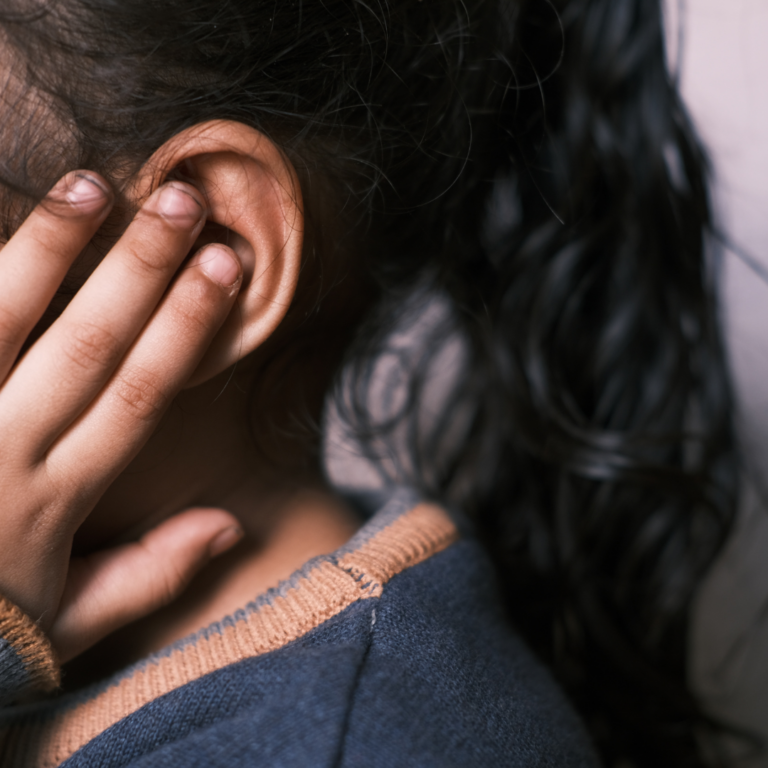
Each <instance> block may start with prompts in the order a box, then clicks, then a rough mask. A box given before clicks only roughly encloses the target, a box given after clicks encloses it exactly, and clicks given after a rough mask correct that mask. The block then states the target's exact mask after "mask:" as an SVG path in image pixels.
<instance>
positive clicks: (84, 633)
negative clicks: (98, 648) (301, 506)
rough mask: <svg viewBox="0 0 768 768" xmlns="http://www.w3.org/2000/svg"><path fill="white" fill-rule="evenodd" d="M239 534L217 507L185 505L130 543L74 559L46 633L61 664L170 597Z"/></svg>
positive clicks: (230, 518) (232, 521) (228, 516)
mask: <svg viewBox="0 0 768 768" xmlns="http://www.w3.org/2000/svg"><path fill="white" fill-rule="evenodd" d="M242 536H243V531H242V529H241V528H240V524H239V523H238V521H237V519H236V518H235V517H233V516H232V515H231V514H230V513H229V512H225V511H224V510H222V509H188V510H186V511H184V512H181V513H179V514H178V515H174V516H173V517H171V518H169V519H168V520H165V521H164V522H162V523H160V525H158V526H157V527H156V528H153V529H152V530H151V531H148V532H147V533H146V534H144V536H142V538H141V539H140V540H139V541H137V542H134V543H131V544H124V545H122V546H119V547H114V548H112V549H106V550H103V551H101V552H96V553H94V554H92V555H88V556H87V557H80V558H73V559H72V560H71V563H70V570H69V575H68V577H67V584H66V587H65V589H64V595H63V597H62V601H61V605H60V608H59V611H58V613H57V615H56V619H55V621H54V623H53V626H52V627H51V629H50V630H49V635H50V638H51V642H52V643H53V646H54V648H56V651H57V653H58V654H59V658H60V660H61V662H62V663H64V662H66V661H69V660H70V659H72V658H74V657H75V656H77V655H78V654H80V653H82V652H83V651H85V650H86V649H88V648H90V647H91V646H92V645H94V644H95V643H97V642H98V641H99V640H101V639H102V638H103V637H105V636H106V635H108V634H110V633H112V632H114V631H115V630H117V629H119V628H120V627H122V626H124V625H126V624H129V623H130V622H132V621H136V619H140V618H142V617H143V616H146V615H147V614H149V613H152V612H153V611H156V610H157V609H158V608H161V607H162V606H164V605H167V604H168V603H170V602H171V601H172V600H175V599H176V598H177V597H178V596H179V595H180V594H181V593H182V592H183V591H184V589H185V588H186V586H187V584H189V582H190V580H191V579H192V577H193V576H194V575H195V574H196V573H197V572H198V571H199V570H200V569H201V568H202V567H203V566H205V565H206V564H207V563H208V562H209V560H210V559H211V558H213V557H216V556H217V555H220V554H222V553H223V552H225V551H226V550H228V549H230V548H231V547H232V546H234V545H235V544H236V543H237V542H238V541H239V540H240V539H241V538H242Z"/></svg>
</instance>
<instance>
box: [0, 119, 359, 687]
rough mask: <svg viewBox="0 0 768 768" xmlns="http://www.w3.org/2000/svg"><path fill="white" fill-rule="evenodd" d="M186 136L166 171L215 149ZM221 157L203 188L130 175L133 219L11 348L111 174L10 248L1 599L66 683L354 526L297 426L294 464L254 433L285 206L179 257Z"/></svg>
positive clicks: (54, 195)
mask: <svg viewBox="0 0 768 768" xmlns="http://www.w3.org/2000/svg"><path fill="white" fill-rule="evenodd" d="M220 128H221V126H220ZM230 128H232V126H224V127H223V128H222V130H224V129H226V130H229V129H230ZM234 130H235V131H236V132H237V131H238V130H240V129H239V128H237V126H235V127H234ZM219 133H221V132H219ZM218 135H219V134H217V136H218ZM238 135H239V134H238ZM233 136H235V134H231V135H230V138H232V137H233ZM235 138H237V137H236V136H235ZM185 140H186V144H185V143H184V142H182V143H181V145H180V146H181V149H180V150H178V151H176V154H174V153H173V152H171V153H170V154H167V156H166V159H165V162H166V165H168V166H171V167H172V163H173V162H175V161H177V160H178V157H184V156H186V155H191V156H198V157H205V155H204V154H201V151H200V150H201V145H199V144H195V140H189V137H186V139H185ZM233 140H234V139H233ZM202 148H203V149H205V148H208V149H210V146H209V144H204V145H203V146H202ZM177 149H178V147H177ZM174 151H175V150H174ZM270 157H275V156H274V155H271V156H270ZM213 158H214V161H215V162H212V164H209V165H208V166H206V167H207V169H208V171H207V172H208V174H209V175H208V176H206V175H205V172H200V173H198V178H197V179H195V180H192V181H193V182H194V183H186V182H180V181H172V182H169V183H166V184H164V185H163V186H161V187H160V188H159V189H156V190H154V191H153V190H152V189H151V188H148V187H147V185H144V186H142V185H141V183H139V184H138V185H137V193H136V194H137V199H138V202H139V204H140V206H141V207H140V209H139V211H138V214H137V215H136V216H135V218H134V219H133V220H132V221H131V222H130V224H129V225H128V227H127V229H126V230H125V232H124V234H123V235H122V237H120V239H119V240H118V241H117V242H116V243H115V245H114V246H113V247H112V249H111V250H110V252H109V253H108V254H107V256H106V257H105V258H104V259H103V260H102V261H101V262H100V263H99V264H98V266H97V267H96V268H95V270H94V271H93V272H92V274H91V275H90V276H89V277H88V279H87V280H86V281H85V283H84V284H83V286H82V287H81V288H80V290H79V291H78V293H77V294H76V296H75V297H74V299H73V300H72V301H71V302H70V303H69V304H68V306H67V307H66V309H65V310H64V311H63V313H62V314H61V315H60V317H58V319H56V320H55V322H53V323H52V324H51V325H50V327H49V328H47V330H45V332H44V333H43V334H42V335H41V336H39V338H37V340H36V341H35V342H34V344H33V345H32V346H31V347H30V348H29V349H28V350H27V351H25V352H24V354H23V356H22V357H21V358H20V359H17V358H18V356H19V353H20V350H22V348H23V346H24V344H25V340H26V339H27V338H28V337H29V336H30V334H31V333H32V332H33V329H35V326H36V324H38V321H39V320H40V318H41V317H43V316H44V314H45V312H46V308H47V307H48V306H49V304H50V303H51V301H52V299H53V297H54V294H55V292H56V289H57V287H58V286H59V284H60V283H61V281H62V279H63V278H64V276H65V275H66V273H67V271H68V270H69V269H70V268H71V266H72V264H73V263H74V262H75V260H76V259H77V257H78V255H80V254H81V253H82V252H83V251H84V249H86V247H87V245H88V243H89V241H91V239H92V238H93V236H94V234H95V233H96V231H97V230H98V229H99V227H100V226H101V225H102V224H103V222H104V221H105V219H106V218H107V216H108V215H109V213H110V210H111V207H112V204H113V196H112V193H111V192H110V191H109V186H108V184H107V183H106V182H105V181H104V180H103V179H101V178H100V177H98V176H97V175H96V174H93V173H90V172H87V171H84V172H75V173H71V174H69V175H67V176H66V177H65V178H64V179H62V180H61V182H59V183H58V184H57V185H56V186H55V187H54V189H53V190H52V192H51V193H50V195H49V198H48V199H47V200H46V201H45V202H44V203H43V204H41V205H40V206H38V207H37V208H36V209H35V211H34V212H33V213H32V214H31V215H30V217H29V218H28V219H27V220H26V221H25V222H24V224H23V225H22V226H21V228H20V229H19V230H18V231H17V232H16V233H15V234H14V236H13V237H12V239H11V240H10V241H9V242H8V243H7V244H6V245H5V247H4V248H3V250H2V252H0V382H2V383H1V385H0V425H1V427H2V430H3V435H4V436H5V438H6V439H5V440H4V441H3V442H2V445H1V446H0V486H1V487H2V488H3V496H4V502H3V507H2V512H0V514H1V515H2V525H3V539H4V544H5V546H4V552H3V556H2V559H0V593H2V594H3V595H5V596H6V597H7V598H9V599H10V600H12V601H13V602H15V603H16V604H17V605H18V606H19V607H21V608H22V609H23V610H24V611H25V612H26V613H27V614H28V615H30V616H32V617H33V618H34V619H35V620H38V621H39V624H40V626H41V627H42V628H43V629H44V631H46V632H47V634H48V635H49V637H50V638H51V640H52V643H53V645H54V647H55V649H56V651H57V652H58V654H59V656H60V658H61V660H62V661H64V662H67V661H70V660H73V659H76V657H79V659H77V661H74V662H72V663H71V664H70V665H69V673H68V675H67V677H66V681H67V685H68V686H70V687H73V686H75V685H78V684H81V683H84V682H88V681H89V679H91V678H92V677H94V676H95V677H98V676H100V675H101V674H107V673H109V672H111V671H114V670H115V669H117V668H119V667H120V666H122V665H123V664H125V663H129V662H131V661H134V660H136V659H137V658H140V657H141V656H143V655H145V654H146V653H150V652H152V651H155V650H159V649H160V648H161V647H163V646H164V645H165V644H167V643H169V642H172V641H174V640H176V639H179V638H180V637H183V636H184V635H186V634H188V633H189V632H192V631H195V630H197V629H199V628H202V627H203V626H205V625H207V624H208V623H210V622H212V621H215V620H217V619H219V618H221V617H223V616H224V615H226V614H227V613H230V612H232V611H234V610H235V609H237V608H238V607H240V606H242V605H244V604H245V603H246V602H247V601H248V600H250V599H253V598H254V597H255V596H256V595H257V594H259V593H260V592H261V591H263V590H264V589H266V588H268V587H269V586H272V585H274V584H276V583H277V582H278V581H279V580H280V579H281V578H284V577H286V576H288V575H289V574H290V573H291V572H292V571H293V570H295V569H296V568H297V567H300V566H301V564H302V563H303V562H305V561H306V560H307V559H308V558H310V557H313V556H316V555H318V554H322V553H325V552H329V551H332V550H333V549H335V548H337V547H338V546H340V545H341V544H342V543H344V542H345V541H346V540H347V539H348V538H349V536H350V535H351V533H352V532H353V531H354V529H355V527H356V524H355V522H354V519H353V517H352V516H351V514H350V512H349V510H348V509H347V508H346V507H345V505H344V504H343V502H341V500H340V499H338V498H337V497H336V496H335V495H334V494H333V493H331V492H330V491H328V490H327V489H326V488H325V487H324V485H323V483H322V480H321V478H320V473H319V469H318V468H317V466H316V465H315V463H313V462H308V461H306V460H304V458H303V456H304V454H305V453H306V446H304V445H302V443H301V440H300V439H298V438H283V439H282V442H281V444H280V445H279V446H276V447H275V451H276V454H277V455H280V456H289V457H291V456H292V457H294V458H296V459H297V461H295V462H293V463H291V462H290V461H289V462H287V464H285V467H286V468H285V469H284V470H281V469H277V468H276V465H275V463H274V461H271V460H270V458H274V457H269V456H267V457H265V455H264V451H263V449H261V450H260V449H257V447H256V446H254V444H253V441H252V439H251V436H250V432H249V430H248V428H247V427H248V425H249V424H250V425H251V426H253V425H254V423H258V422H259V419H258V408H257V409H256V411H255V412H256V414H257V415H256V416H255V417H254V415H253V414H254V409H253V407H252V406H253V404H252V402H251V398H250V397H249V394H248V393H249V392H250V390H251V388H252V385H253V384H254V382H257V383H258V382H259V381H260V380H262V379H264V378H265V377H266V376H267V375H268V370H267V368H266V367H265V366H266V362H265V361H266V360H268V359H272V358H274V356H275V348H276V345H278V348H279V345H282V344H284V343H285V339H286V338H287V337H286V332H285V331H282V336H281V335H280V333H276V329H277V328H278V326H279V325H280V322H281V320H282V318H283V315H284V314H285V311H286V309H287V306H288V304H289V303H290V301H289V300H290V299H291V298H292V295H293V291H294V290H295V287H296V280H294V281H293V283H292V284H291V283H290V280H288V282H287V283H286V280H287V278H286V279H283V278H282V277H281V278H280V279H276V278H275V279H272V280H271V282H270V283H269V285H272V286H275V285H277V286H278V287H280V286H283V288H281V289H280V290H283V289H284V287H285V285H286V284H288V285H289V289H290V291H289V293H290V295H288V296H287V299H288V300H286V296H285V291H284V290H283V293H280V302H282V309H280V310H279V311H278V310H276V309H273V308H272V307H273V306H276V305H277V304H280V302H277V301H271V303H270V304H269V306H267V307H266V308H265V307H264V306H263V305H264V302H263V301H262V302H261V303H259V302H258V301H255V300H254V299H253V296H254V295H259V294H260V292H261V295H262V296H263V295H265V294H264V291H265V290H267V289H265V288H264V286H265V285H267V283H264V284H260V283H259V282H258V280H259V279H260V276H262V275H264V274H265V273H267V272H268V270H265V269H261V268H260V267H259V264H260V263H267V264H270V265H271V264H272V263H273V262H275V259H276V258H277V256H276V254H275V253H272V252H271V251H270V247H271V246H269V243H270V242H272V243H273V244H274V243H277V244H278V245H279V246H280V248H281V249H282V250H280V251H279V252H280V253H282V252H283V251H286V252H287V253H289V252H290V248H285V247H284V244H283V242H282V241H281V240H280V237H278V236H277V235H275V237H274V238H272V240H270V233H272V234H274V232H273V230H275V227H277V226H278V224H277V223H275V222H280V221H282V219H281V216H277V215H275V216H273V217H272V218H271V219H270V218H269V216H268V215H267V214H265V216H264V217H262V221H261V222H260V223H259V222H255V223H254V226H261V227H262V229H261V230H259V234H258V236H255V235H254V236H253V237H250V235H252V234H253V232H252V229H248V227H247V226H245V225H243V227H242V230H243V231H244V232H245V233H246V236H245V237H244V238H241V240H238V239H237V238H235V239H234V242H233V243H232V245H234V247H228V246H225V245H222V244H215V243H214V244H211V245H207V246H204V247H203V248H202V249H201V250H198V251H197V252H196V253H195V255H194V256H193V257H192V258H191V259H190V260H188V261H187V262H185V263H184V268H183V269H180V267H181V265H182V263H183V262H184V260H185V258H186V257H187V255H188V254H189V253H190V251H193V252H194V250H195V248H196V247H197V246H199V244H200V242H201V239H200V238H201V233H202V232H203V227H204V225H205V220H206V214H214V213H216V205H218V203H217V202H216V201H214V202H213V204H212V203H211V199H212V198H211V195H209V194H208V192H209V191H210V190H209V189H208V188H207V186H206V185H207V184H208V183H209V182H210V181H211V178H210V174H211V173H214V176H215V170H216V168H220V167H221V168H225V170H226V168H229V166H226V164H221V163H219V162H218V160H222V159H226V158H224V155H223V154H222V153H218V154H217V153H215V152H214V153H213ZM259 158H261V155H259V156H258V158H257V159H259ZM251 159H252V158H251ZM275 162H276V161H275ZM281 162H282V160H281ZM203 165H204V164H203ZM166 170H167V168H166ZM224 172H225V171H222V173H224ZM223 180H224V177H223V176H221V177H219V178H218V180H216V179H214V181H217V182H218V186H216V187H215V189H213V191H212V193H211V194H212V195H214V196H215V195H216V194H220V193H222V190H224V189H225V186H224V185H223V183H222V182H223ZM140 181H141V180H140ZM250 189H251V187H246V188H242V189H238V186H237V184H235V185H234V186H233V187H232V189H231V190H229V192H230V193H231V194H233V195H236V194H238V193H239V192H240V193H243V194H250V193H251V192H249V190H250ZM216 190H218V192H217V191H216ZM266 208H267V206H266V204H265V210H266ZM222 210H223V211H224V213H223V214H221V215H219V216H217V218H219V219H220V218H221V216H222V215H224V216H225V215H226V211H228V210H231V206H230V207H227V206H226V205H225V206H224V208H223V209H222ZM281 215H282V214H281ZM265 218H266V219H267V222H266V224H265V223H264V221H263V219H265ZM283 218H285V217H284V216H283ZM270 222H272V223H270ZM219 223H221V222H219ZM225 224H227V222H225ZM235 231H237V230H236V229H235ZM205 239H206V238H205V237H204V236H203V237H202V240H203V241H204V240H205ZM264 243H267V246H264ZM263 247H266V249H267V251H266V256H268V257H269V258H268V260H267V261H266V262H261V261H260V259H261V258H262V257H263V256H264V255H265V254H263V253H261V250H260V249H262V248H263ZM298 247H299V251H298V252H299V253H300V242H299V246H298ZM289 255H290V254H289ZM251 256H253V257H254V258H255V260H256V263H255V264H253V263H250V264H248V263H246V264H244V263H243V262H244V260H245V261H246V262H247V261H248V259H250V258H251ZM286 258H288V257H286ZM289 266H290V265H289ZM297 274H298V272H297ZM273 277H274V275H273ZM281 281H282V282H281ZM269 290H271V289H268V290H267V294H266V296H267V298H270V297H272V294H270V293H269ZM235 306H237V307H238V308H239V309H238V310H237V314H238V317H239V319H238V322H239V324H240V329H241V333H240V337H239V338H240V342H239V345H238V344H234V343H233V341H232V333H233V331H232V328H234V332H237V328H238V325H237V323H235V324H234V325H233V323H232V321H231V319H230V320H229V321H228V318H231V317H232V315H233V307H235ZM251 308H253V309H251ZM270 312H272V313H273V314H272V315H270ZM285 325H286V323H283V326H285ZM287 325H288V328H289V332H290V323H287ZM228 328H229V329H230V330H228ZM254 329H255V330H254ZM38 330H39V329H38ZM281 330H282V329H281ZM35 336H37V332H36V333H35ZM243 339H245V341H246V343H245V346H243V343H242V340H243ZM234 363H238V367H237V368H235V372H234V374H233V372H232V365H233V364H234ZM190 383H191V384H194V385H195V386H192V387H188V385H189V384H190ZM185 387H187V388H186V389H185ZM286 391H287V392H288V393H290V392H291V388H290V386H288V387H287V390H286ZM286 397H287V399H290V398H289V397H288V396H286ZM257 405H258V404H257ZM238 542H240V543H239V544H238ZM235 545H237V546H235ZM73 546H74V550H73ZM233 547H234V548H233ZM73 551H74V555H75V556H74V557H73ZM223 553H226V554H223ZM213 558H218V559H217V560H216V562H215V563H213V564H210V561H211V560H212V559H213ZM190 581H192V588H190V589H188V590H187V592H186V593H185V594H184V595H183V597H182V598H181V599H180V600H177V598H178V597H179V596H180V595H181V594H182V593H184V590H185V588H186V587H187V586H188V585H189V583H190ZM174 601H175V602H174ZM118 630H121V631H120V632H117V631H118ZM116 632H117V634H115V633H116ZM104 638H106V639H104ZM99 641H101V642H100V643H99ZM97 643H98V646H97V647H96V648H93V646H94V645H95V644H97ZM88 649H92V650H91V651H90V653H88V652H87V651H88Z"/></svg>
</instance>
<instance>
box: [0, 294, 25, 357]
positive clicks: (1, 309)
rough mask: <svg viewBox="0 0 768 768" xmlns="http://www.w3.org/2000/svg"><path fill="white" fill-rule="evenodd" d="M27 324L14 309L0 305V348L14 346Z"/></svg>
mask: <svg viewBox="0 0 768 768" xmlns="http://www.w3.org/2000/svg"><path fill="white" fill-rule="evenodd" d="M27 325H28V323H27V322H26V321H25V319H24V318H23V317H22V316H21V315H19V314H18V313H17V312H16V311H15V310H14V309H11V308H10V307H8V306H3V305H2V304H0V347H7V346H11V345H14V344H16V343H17V342H18V341H19V336H20V335H21V334H22V333H24V331H25V330H26V329H27Z"/></svg>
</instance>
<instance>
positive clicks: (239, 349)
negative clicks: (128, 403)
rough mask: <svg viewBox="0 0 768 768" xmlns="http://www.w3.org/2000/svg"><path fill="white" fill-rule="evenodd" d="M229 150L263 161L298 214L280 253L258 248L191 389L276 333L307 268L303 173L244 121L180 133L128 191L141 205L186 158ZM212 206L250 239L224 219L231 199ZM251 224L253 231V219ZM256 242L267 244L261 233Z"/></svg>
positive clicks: (289, 222) (291, 218)
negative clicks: (251, 268) (250, 274)
mask: <svg viewBox="0 0 768 768" xmlns="http://www.w3.org/2000/svg"><path fill="white" fill-rule="evenodd" d="M224 154H229V155H231V154H235V155H238V156H241V157H242V158H244V159H246V160H247V161H248V162H249V163H250V164H251V165H255V166H258V167H259V169H260V170H262V171H263V172H264V173H265V178H269V179H270V181H271V182H272V184H271V187H272V189H273V190H274V191H275V192H276V193H277V195H278V196H279V197H280V202H279V205H280V206H281V207H282V209H283V210H285V211H292V212H293V215H285V216H284V217H283V224H284V227H283V234H282V236H281V238H278V239H281V240H282V246H281V247H280V248H279V249H275V248H272V250H273V251H274V252H272V253H270V254H264V253H260V252H259V249H258V248H256V247H254V251H255V252H256V262H257V264H256V271H255V274H254V279H253V280H252V281H251V282H250V284H247V285H244V286H243V288H242V289H241V291H240V294H239V295H238V297H237V300H236V302H235V305H234V307H233V310H232V312H231V313H230V315H229V316H228V318H227V319H226V320H225V322H224V325H223V326H222V328H221V329H220V331H219V332H218V334H217V335H216V337H215V338H214V340H213V342H212V343H211V346H210V347H209V349H208V351H207V352H206V354H205V356H204V357H203V360H202V361H201V363H200V365H199V366H198V368H197V370H196V371H195V373H194V374H193V375H192V377H191V378H190V381H189V383H188V384H187V386H188V387H189V386H195V385H197V384H200V383H202V382H203V381H206V380H207V379H209V378H212V377H213V376H215V375H217V374H218V373H220V372H222V371H224V370H226V369H227V368H229V367H230V366H231V365H233V364H234V363H236V362H237V361H238V360H240V359H241V358H243V357H245V356H246V355H248V354H250V353H251V352H253V351H254V350H255V349H256V348H258V347H259V346H261V344H263V343H264V342H265V341H266V340H267V339H268V338H269V337H270V336H271V335H272V333H273V332H274V331H275V329H276V328H277V327H278V325H279V324H280V323H281V322H282V320H283V318H284V317H285V314H286V313H287V311H288V308H289V306H290V304H291V302H292V300H293V297H294V295H295V293H296V288H297V285H298V280H299V273H300V271H301V255H302V248H303V234H304V207H303V200H302V195H301V185H300V183H299V178H298V175H297V174H296V171H295V169H294V167H293V165H292V163H291V162H290V161H289V160H288V158H287V157H286V156H285V154H284V153H283V152H282V151H281V150H280V149H279V148H278V147H277V146H276V145H275V144H274V143H273V142H272V141H271V140H270V139H269V138H268V137H267V136H265V135H264V134H263V133H261V132H259V131H257V130H256V129H255V128H251V127H250V126H247V125H245V124H244V123H238V122H234V121H230V120H212V121H207V122H204V123H198V124H196V125H194V126H191V127H189V128H186V129H184V130H182V131H180V132H179V133H177V134H175V135H174V136H172V137H171V138H170V139H168V141H166V142H165V143H164V144H163V145H162V146H161V147H160V148H159V149H158V150H157V151H156V152H155V153H154V154H153V155H152V156H151V157H150V158H149V160H147V162H146V163H145V164H144V165H143V166H142V168H141V170H140V171H139V172H138V173H137V174H136V176H135V178H134V179H133V180H132V183H131V184H130V187H129V196H130V198H131V199H132V200H133V201H135V202H136V204H138V205H141V204H143V202H144V201H145V200H146V199H147V198H148V197H149V196H150V195H151V194H152V193H153V192H154V190H155V189H157V188H158V187H159V186H160V185H161V184H163V183H164V181H165V180H166V178H167V176H168V175H169V174H170V173H171V172H172V171H173V170H174V169H175V168H177V167H179V166H180V165H181V164H182V163H183V162H184V161H185V160H187V159H193V158H195V157H199V156H203V155H206V156H217V155H224ZM203 191H204V192H206V190H203ZM208 192H210V191H209V190H208ZM209 204H211V208H212V209H213V212H214V214H217V213H218V214H219V215H214V216H213V218H212V220H213V221H215V222H216V223H219V224H223V225H224V226H228V227H229V228H230V229H233V230H234V231H236V232H237V233H238V234H240V235H241V236H242V237H245V238H246V239H247V240H250V239H251V238H250V237H249V236H250V235H252V234H253V232H244V231H242V230H240V229H238V228H237V227H236V226H233V222H232V221H226V220H221V219H226V216H227V213H228V210H229V206H228V205H227V204H226V201H225V202H224V204H223V205H218V206H217V205H216V204H215V203H214V201H213V200H212V199H211V196H210V194H209ZM252 210H254V211H255V210H257V209H256V208H255V207H254V208H253V209H252ZM244 218H254V217H253V216H250V217H244ZM245 228H246V229H248V225H247V224H246V226H245ZM251 229H253V227H251ZM254 239H255V240H256V241H258V242H259V243H261V242H262V239H261V238H259V237H258V235H257V236H256V237H255V238H254ZM253 245H254V244H253V243H252V247H253ZM260 257H261V258H262V259H266V263H265V266H263V265H261V264H259V259H260ZM265 284H268V290H266V291H263V290H261V286H264V285H265ZM257 309H258V310H259V311H258V313H257ZM256 318H258V319H256Z"/></svg>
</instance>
